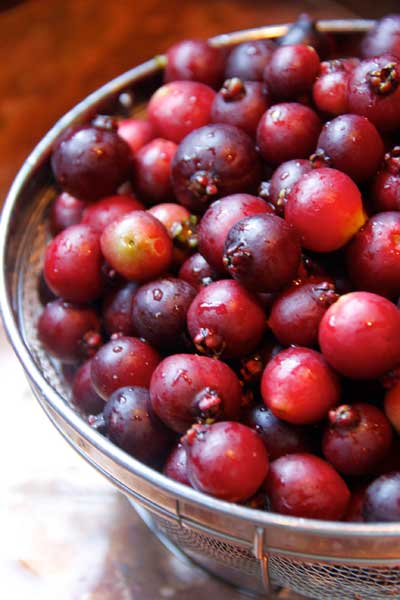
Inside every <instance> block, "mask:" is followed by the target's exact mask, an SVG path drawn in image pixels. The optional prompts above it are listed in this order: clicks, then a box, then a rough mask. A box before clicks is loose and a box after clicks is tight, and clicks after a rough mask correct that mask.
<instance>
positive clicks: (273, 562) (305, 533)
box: [0, 20, 400, 600]
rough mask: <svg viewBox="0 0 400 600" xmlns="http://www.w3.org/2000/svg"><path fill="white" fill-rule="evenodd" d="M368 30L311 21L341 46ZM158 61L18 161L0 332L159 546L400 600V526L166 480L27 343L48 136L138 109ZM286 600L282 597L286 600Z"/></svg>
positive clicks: (0, 239) (272, 588)
mask: <svg viewBox="0 0 400 600" xmlns="http://www.w3.org/2000/svg"><path fill="white" fill-rule="evenodd" d="M371 25H372V22H371V21H364V20H359V21H354V20H353V21H342V20H341V21H320V22H319V24H318V26H319V28H320V29H321V30H324V31H331V32H333V33H335V35H337V36H338V37H340V38H341V39H342V40H344V41H346V39H347V38H348V37H349V36H351V35H354V34H357V32H358V33H360V32H363V31H366V30H367V29H368V28H370V27H371ZM286 30H287V26H286V25H278V26H273V27H262V28H259V29H254V30H248V31H242V32H238V33H233V34H230V35H222V36H219V37H216V38H213V40H212V42H213V43H214V44H215V45H221V46H229V45H231V44H234V43H238V42H241V41H245V40H249V39H258V38H268V37H276V36H279V35H282V34H284V33H285V32H286ZM160 81H161V67H160V61H159V60H151V61H149V62H147V63H144V64H143V65H141V66H139V67H137V68H135V69H132V70H131V71H128V72H127V73H125V74H123V75H121V76H120V77H118V78H117V79H114V80H113V81H111V82H110V83H108V84H107V85H105V86H104V87H102V88H101V89H99V90H98V91H96V92H95V93H94V94H92V95H91V96H89V97H88V98H86V99H85V100H84V101H83V102H81V103H80V104H79V105H77V106H76V107H75V108H74V109H73V110H72V111H70V112H69V113H68V114H66V115H65V116H64V117H63V118H62V119H61V120H60V121H59V122H58V123H57V124H56V125H55V126H54V127H53V129H52V130H51V131H50V132H49V133H48V134H47V135H46V136H45V137H44V139H43V140H42V141H41V142H40V144H39V145H38V146H37V147H36V148H35V150H34V151H33V152H32V154H31V155H30V156H29V158H28V159H27V160H26V162H25V164H24V165H23V167H22V169H21V171H20V172H19V173H18V175H17V178H16V179H15V182H14V184H13V186H12V188H11V190H10V193H9V195H8V197H7V200H6V203H5V206H4V209H3V213H2V219H1V223H0V260H1V264H2V269H1V273H0V302H1V310H2V313H3V318H4V323H5V327H6V329H7V332H8V336H9V338H10V341H11V343H12V344H13V346H14V349H15V351H16V353H17V355H18V357H19V360H20V361H21V363H22V365H23V367H24V369H25V372H26V374H27V377H28V379H29V382H30V384H31V387H32V390H33V392H34V394H35V396H36V397H37V399H38V400H39V402H40V404H41V405H42V407H43V409H44V411H45V412H46V413H47V415H48V416H49V418H50V420H51V421H52V422H53V424H54V425H55V426H56V427H57V429H58V430H59V431H60V433H61V434H62V435H63V436H64V437H65V439H66V440H67V441H68V442H69V443H70V444H71V445H72V446H73V447H74V448H75V449H76V450H77V451H78V452H79V453H80V454H81V456H82V457H83V458H85V459H86V460H87V461H88V462H89V463H91V464H92V465H93V466H94V467H95V468H96V469H97V470H98V471H100V472H101V473H102V474H103V475H105V476H106V477H107V478H108V479H109V480H110V481H111V482H112V483H113V484H114V485H115V486H116V487H117V488H119V489H120V490H121V491H122V492H123V493H124V494H126V495H127V496H128V497H129V498H130V499H131V500H132V501H133V502H134V503H136V504H137V505H140V506H141V507H142V508H141V509H140V513H141V514H142V516H143V517H144V518H145V520H146V521H147V522H149V523H150V524H151V526H152V528H153V529H155V530H156V532H157V533H158V535H160V536H161V537H162V538H163V539H164V540H167V541H168V543H169V544H170V545H173V546H174V548H178V549H179V550H180V551H182V552H184V553H185V554H186V555H188V556H190V557H191V558H192V559H193V560H195V561H196V562H197V563H198V564H201V565H202V566H204V567H206V568H207V569H208V570H210V571H211V572H213V573H215V574H217V575H219V576H220V577H223V578H225V579H226V580H227V581H229V582H230V583H233V584H235V585H237V586H240V587H241V588H245V589H247V590H251V591H253V592H255V593H260V594H265V595H266V596H267V597H270V598H272V597H275V595H276V596H280V595H281V592H280V590H281V589H282V588H286V591H285V592H284V594H285V598H288V597H289V596H290V593H289V592H288V591H287V590H291V591H292V592H293V593H294V592H296V593H299V594H303V595H305V596H307V597H309V598H312V597H313V598H317V599H318V600H323V599H326V600H350V599H354V600H356V599H359V600H382V599H384V598H388V599H389V598H390V599H392V600H393V599H400V524H376V525H367V524H358V523H354V524H352V523H333V522H325V521H317V520H306V519H298V518H290V517H284V516H281V515H277V514H272V513H268V512H261V511H258V510H253V509H250V508H246V507H243V506H239V505H235V504H229V503H227V502H223V501H220V500H215V499H214V498H211V497H209V496H206V495H203V494H201V493H199V492H196V491H195V490H193V489H190V488H188V487H185V486H183V485H180V484H179V483H176V482H174V481H172V480H169V479H167V478H165V477H164V476H163V475H160V474H159V473H157V472H156V471H153V470H152V469H150V468H148V467H146V466H145V465H143V464H141V463H139V462H137V461H136V460H135V459H133V458H131V457H130V456H128V455H127V454H125V453H124V452H123V451H122V450H120V449H119V448H117V447H116V446H114V445H113V444H112V443H111V442H110V441H108V440H107V439H106V438H104V437H103V436H102V435H100V434H99V433H97V432H96V431H94V430H93V429H92V428H91V427H89V425H87V423H86V422H85V421H84V419H82V418H81V417H80V415H79V414H77V412H76V411H75V410H74V408H73V407H72V406H71V405H70V403H69V388H68V385H67V384H66V382H65V380H64V377H63V375H62V372H61V371H60V369H59V367H58V365H57V364H56V363H55V362H53V361H52V359H51V358H50V357H49V356H48V355H47V354H46V353H45V352H44V351H43V349H42V347H41V345H40V343H39V341H38V339H37V333H36V322H37V317H38V314H39V312H40V310H41V309H40V303H39V298H38V291H37V289H38V286H37V282H38V276H39V273H40V271H41V266H42V258H43V249H44V246H45V243H46V241H47V237H48V234H47V228H46V224H45V219H46V210H47V207H48V205H49V201H50V200H51V199H52V198H53V197H54V195H55V191H54V188H53V186H52V179H51V173H50V169H49V160H48V159H49V154H50V149H51V146H52V144H53V142H54V140H55V139H56V138H57V136H58V135H59V134H60V133H61V132H62V131H63V130H64V129H65V128H66V127H67V126H69V125H71V124H72V123H77V122H81V121H84V120H86V119H87V118H88V117H90V116H91V115H92V114H94V113H96V112H103V113H104V112H108V113H124V112H125V111H126V109H127V107H129V105H130V101H131V100H133V111H134V112H135V111H136V112H137V111H141V110H143V107H144V103H145V101H146V99H148V97H149V95H150V93H151V92H152V91H153V90H154V89H155V88H156V87H157V86H158V85H159V84H160ZM288 593H289V596H288V595H287V594H288Z"/></svg>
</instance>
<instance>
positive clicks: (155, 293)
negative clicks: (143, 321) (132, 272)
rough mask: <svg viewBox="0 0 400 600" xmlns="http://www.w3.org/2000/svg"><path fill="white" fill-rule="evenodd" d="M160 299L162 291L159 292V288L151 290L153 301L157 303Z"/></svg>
mask: <svg viewBox="0 0 400 600" xmlns="http://www.w3.org/2000/svg"><path fill="white" fill-rule="evenodd" d="M162 298H163V293H162V290H160V289H159V288H156V289H155V290H153V299H154V300H155V301H156V302H159V301H160V300H162Z"/></svg>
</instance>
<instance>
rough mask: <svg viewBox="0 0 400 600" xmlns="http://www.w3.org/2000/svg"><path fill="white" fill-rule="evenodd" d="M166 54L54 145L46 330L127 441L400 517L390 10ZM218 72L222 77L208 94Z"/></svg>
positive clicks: (310, 509)
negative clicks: (353, 33) (350, 44)
mask: <svg viewBox="0 0 400 600" xmlns="http://www.w3.org/2000/svg"><path fill="white" fill-rule="evenodd" d="M359 56H360V57H361V58H356V57H353V56H351V57H345V58H341V57H340V56H339V57H338V56H337V50H336V49H335V45H334V40H332V39H331V38H330V37H329V36H327V35H326V34H321V33H319V32H317V31H316V29H315V27H314V25H313V23H312V22H311V21H310V20H309V19H308V18H307V17H305V16H302V17H301V18H300V19H299V21H298V22H297V23H296V24H294V26H293V27H292V28H291V29H290V30H289V32H288V34H287V35H286V36H285V37H284V38H281V39H279V40H277V41H270V40H257V41H250V42H245V43H242V44H239V45H237V46H236V47H234V48H233V49H232V50H231V51H230V53H229V54H228V53H227V52H226V51H225V50H222V49H219V48H215V47H212V46H210V45H209V44H208V43H207V42H203V41H198V40H187V41H183V42H181V43H178V44H176V45H174V46H173V47H172V48H170V50H169V51H168V53H167V64H166V68H165V71H164V78H165V80H164V85H162V86H161V87H160V88H159V89H158V90H157V91H156V92H155V93H154V94H153V95H152V97H151V98H150V101H149V103H148V106H147V118H146V119H142V120H141V119H138V118H126V117H125V118H118V117H111V116H103V115H99V116H97V117H96V118H95V119H94V120H93V121H92V122H90V123H86V124H83V125H79V126H74V127H72V128H70V129H68V130H67V131H65V133H64V134H63V135H62V136H61V138H60V139H59V140H58V141H57V143H56V144H55V146H54V149H53V153H52V159H51V162H52V169H53V173H54V178H55V181H56V184H57V186H58V188H59V195H58V196H57V198H56V199H55V200H54V203H53V204H52V206H51V208H50V218H49V223H50V229H51V232H52V235H53V236H54V237H53V239H52V240H51V241H50V243H49V244H48V246H47V249H46V253H45V257H44V269H43V278H42V280H41V282H40V290H41V297H42V298H44V300H43V302H44V303H45V307H44V310H43V312H42V314H41V316H40V319H39V323H38V333H39V338H40V340H41V342H42V344H43V346H44V348H45V349H46V350H47V351H48V352H49V353H50V354H51V355H53V356H54V357H56V358H57V359H58V360H59V361H61V362H62V363H63V364H66V365H71V366H72V368H73V370H74V377H73V382H72V400H73V402H74V404H75V405H76V406H77V407H78V409H79V410H80V412H81V413H82V414H83V415H85V418H87V419H88V421H89V423H90V424H91V425H92V426H93V427H95V428H97V429H98V430H99V431H100V432H101V433H103V434H104V435H106V436H108V438H109V439H110V440H111V441H112V442H114V443H115V444H117V445H118V446H119V447H120V448H122V449H123V450H125V451H126V452H128V453H129V454H131V455H132V456H134V457H135V458H137V459H139V460H140V461H143V462H144V463H146V464H147V465H150V466H152V467H154V468H156V469H159V470H162V471H163V472H164V473H165V474H166V475H167V476H168V477H171V478H173V479H175V480H177V481H179V482H181V483H183V484H186V485H188V486H192V487H193V488H195V489H197V490H200V491H202V492H205V493H207V494H211V495H213V496H215V497H217V498H221V499H224V500H228V501H231V502H240V503H245V504H247V505H248V506H253V507H256V508H261V509H264V510H270V511H274V512H279V513H282V514H286V515H295V516H300V517H309V518H319V519H333V520H341V519H344V520H355V521H362V520H366V521H393V520H395V521H396V520H400V444H399V437H398V434H399V433H400V311H399V309H398V306H397V305H396V303H397V301H398V298H399V296H400V137H399V132H400V16H396V15H391V16H388V17H385V18H384V19H382V20H380V21H378V22H377V23H376V25H375V26H374V28H373V29H372V30H371V31H370V32H368V33H367V35H366V36H365V37H364V39H363V41H362V43H361V47H360V51H359ZM216 90H219V91H216Z"/></svg>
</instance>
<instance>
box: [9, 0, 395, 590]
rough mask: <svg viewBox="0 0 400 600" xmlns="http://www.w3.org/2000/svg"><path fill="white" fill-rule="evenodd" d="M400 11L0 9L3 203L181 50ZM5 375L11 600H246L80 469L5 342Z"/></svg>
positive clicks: (331, 5)
mask: <svg viewBox="0 0 400 600" xmlns="http://www.w3.org/2000/svg"><path fill="white" fill-rule="evenodd" d="M397 3H398V0H396V1H395V2H385V1H382V0H381V1H380V2H379V3H373V2H366V1H364V2H363V1H360V2H349V1H348V2H335V1H333V0H323V1H318V0H315V1H313V0H306V1H302V2H296V1H294V0H293V1H290V0H280V1H279V2H275V1H274V2H268V1H266V0H247V1H246V0H242V1H240V0H229V1H228V0H203V1H200V0H196V1H194V0H184V1H182V2H180V1H179V0H168V2H166V1H165V0H164V1H163V0H143V1H142V2H140V1H139V0H136V1H129V0H113V1H108V2H101V1H99V0H70V1H67V0H37V1H34V0H32V1H26V2H6V1H4V0H3V1H2V2H1V1H0V40H1V47H0V61H1V70H0V197H1V198H3V197H4V194H5V192H6V190H7V188H8V187H9V185H10V182H11V180H12V178H13V177H14V175H15V173H16V171H17V169H18V167H19V165H20V164H21V162H22V161H23V159H24V157H25V156H26V155H27V153H28V152H29V151H30V150H31V148H32V147H33V146H34V144H35V143H36V142H37V141H38V140H39V139H40V138H41V137H42V135H43V134H44V133H45V131H46V130H47V129H48V128H49V127H50V126H51V124H52V123H53V122H54V121H55V120H56V119H57V118H58V117H60V116H61V115H62V114H63V113H64V112H65V111H66V110H67V109H68V108H69V107H71V106H72V105H74V104H75V103H76V102H77V101H78V100H79V99H80V98H82V97H83V96H85V95H86V94H87V93H88V92H90V91H91V90H93V89H95V88H96V87H97V86H99V85H100V84H102V83H104V82H105V81H107V80H108V79H110V78H111V77H113V76H115V75H117V74H118V73H120V72H122V71H124V70H126V69H128V68H129V67H131V66H132V65H134V64H136V63H138V62H140V61H142V60H144V59H146V58H147V57H149V56H152V55H154V54H157V53H160V52H162V51H163V50H164V49H165V48H166V47H167V46H168V45H169V44H171V43H172V42H173V41H175V40H177V39H180V38H183V37H196V36H197V37H205V36H209V35H213V34H216V33H221V32H224V31H231V30H235V29H241V28H246V27H252V26H257V25H261V24H265V23H273V22H286V21H289V20H291V19H293V18H294V17H295V16H296V14H298V13H299V12H300V11H308V12H309V13H311V14H312V15H314V16H315V17H323V18H329V17H351V16H354V15H356V14H361V15H362V16H364V17H371V16H379V15H382V14H384V13H385V12H387V11H388V10H394V8H395V5H397ZM375 4H376V5H378V4H379V6H378V7H377V6H375ZM357 6H358V7H362V9H361V8H357ZM0 365H1V366H0V369H1V379H0V381H1V389H2V412H1V415H2V433H1V437H0V440H1V441H0V452H1V456H2V460H1V463H2V477H1V480H2V491H3V494H2V504H1V510H0V531H1V542H0V557H1V560H0V581H1V589H2V590H4V592H3V593H2V598H3V597H4V598H5V597H6V598H7V600H23V599H24V600H25V599H26V598H29V600H55V599H57V600H158V599H163V598H173V599H174V600H187V598H188V597H189V595H190V598H191V600H202V599H204V598H218V599H219V600H228V598H229V600H239V599H240V598H244V596H242V595H241V594H240V593H238V592H236V591H232V590H231V589H230V588H228V587H227V586H224V585H223V584H221V583H218V582H216V581H214V580H212V579H210V578H209V577H208V576H207V575H206V574H204V573H202V572H201V571H199V570H197V569H195V568H193V567H190V566H188V565H185V564H184V563H182V562H181V561H179V560H178V559H176V558H174V557H173V556H172V555H170V554H169V553H168V552H167V551H166V550H165V549H164V548H163V547H162V546H161V544H160V543H159V542H158V541H156V540H155V539H154V538H153V536H152V535H151V534H150V533H149V532H148V530H147V529H146V527H145V525H143V524H142V523H141V521H140V520H139V518H138V517H137V516H136V514H135V512H134V511H133V510H132V509H131V508H130V506H129V505H128V504H127V502H126V500H125V499H124V498H123V497H122V496H120V495H119V494H117V493H116V492H115V491H114V489H113V488H112V487H111V485H110V484H109V483H108V482H106V481H105V480H103V479H102V478H101V477H100V476H99V475H98V474H97V473H96V472H95V471H94V470H92V469H91V468H89V466H87V465H86V464H85V463H84V462H83V461H82V460H81V459H80V458H79V457H78V456H77V455H75V453H74V452H73V451H72V450H71V449H70V448H69V447H68V446H67V445H66V443H65V442H64V441H63V440H62V439H61V437H60V436H59V435H58V434H57V433H56V431H55V430H54V429H53V427H52V426H51V425H50V423H49V422H48V421H47V419H46V417H45V416H44V414H43V413H42V412H41V410H40V408H39V406H38V405H37V404H36V402H35V401H34V400H33V398H32V394H31V392H30V390H29V388H28V385H27V383H26V382H25V379H24V376H23V373H22V370H21V368H20V367H19V365H18V362H17V359H16V358H15V357H14V355H13V354H12V351H11V349H10V347H9V346H8V343H7V342H6V340H5V336H4V332H3V331H2V330H1V328H0ZM6 590H7V592H6Z"/></svg>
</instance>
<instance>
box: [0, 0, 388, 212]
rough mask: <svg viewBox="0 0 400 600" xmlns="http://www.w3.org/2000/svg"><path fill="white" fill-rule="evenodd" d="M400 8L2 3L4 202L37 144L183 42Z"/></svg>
mask: <svg viewBox="0 0 400 600" xmlns="http://www.w3.org/2000/svg"><path fill="white" fill-rule="evenodd" d="M396 8H397V10H399V8H400V5H399V0H380V1H379V2H377V1H376V0H375V1H374V0H306V1H305V0H301V1H297V0H279V2H276V1H269V0H168V1H167V0H142V1H141V0H112V1H111V2H110V1H105V2H102V1H99V0H25V1H17V0H0V40H1V42H0V64H1V69H0V199H1V201H2V199H3V198H4V195H5V193H6V190H7V189H8V187H9V185H10V183H11V181H12V179H13V177H14V175H15V173H16V171H17V169H18V167H19V166H20V164H21V163H22V161H23V159H24V157H25V156H26V155H27V154H28V152H29V151H30V150H31V149H32V147H33V146H34V144H35V143H36V142H37V141H38V140H39V139H40V138H41V137H42V135H43V134H44V133H45V132H46V131H47V129H49V127H50V126H51V125H52V124H53V122H54V121H55V120H56V119H58V118H59V117H60V116H61V115H62V114H63V113H64V112H65V111H66V110H67V109H68V108H70V107H71V106H73V105H74V104H75V103H76V102H77V101H78V100H80V99H81V98H82V97H84V96H86V95H87V94H88V93H89V92H91V91H93V90H94V89H95V88H96V87H98V86H99V85H101V84H102V83H104V82H106V81H107V80H108V79H110V78H112V77H114V76H115V75H117V74H119V73H121V72H122V71H125V70H126V69H129V68H130V67H132V66H134V65H135V64H137V63H139V62H141V61H143V60H145V59H147V58H150V57H151V56H153V55H155V54H159V53H161V52H163V51H164V50H165V49H166V48H167V47H168V46H169V45H170V44H172V43H173V42H175V41H177V40H179V39H182V38H185V37H186V38H187V37H208V36H212V35H215V34H218V33H224V32H229V31H234V30H237V29H244V28H248V27H256V26H259V25H263V24H268V23H284V22H288V21H290V20H293V18H295V17H296V15H298V14H299V13H300V12H308V13H309V14H311V15H313V16H315V17H316V18H333V17H336V18H340V17H354V16H362V17H364V18H376V17H379V16H383V15H384V14H386V13H388V12H390V11H396Z"/></svg>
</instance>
